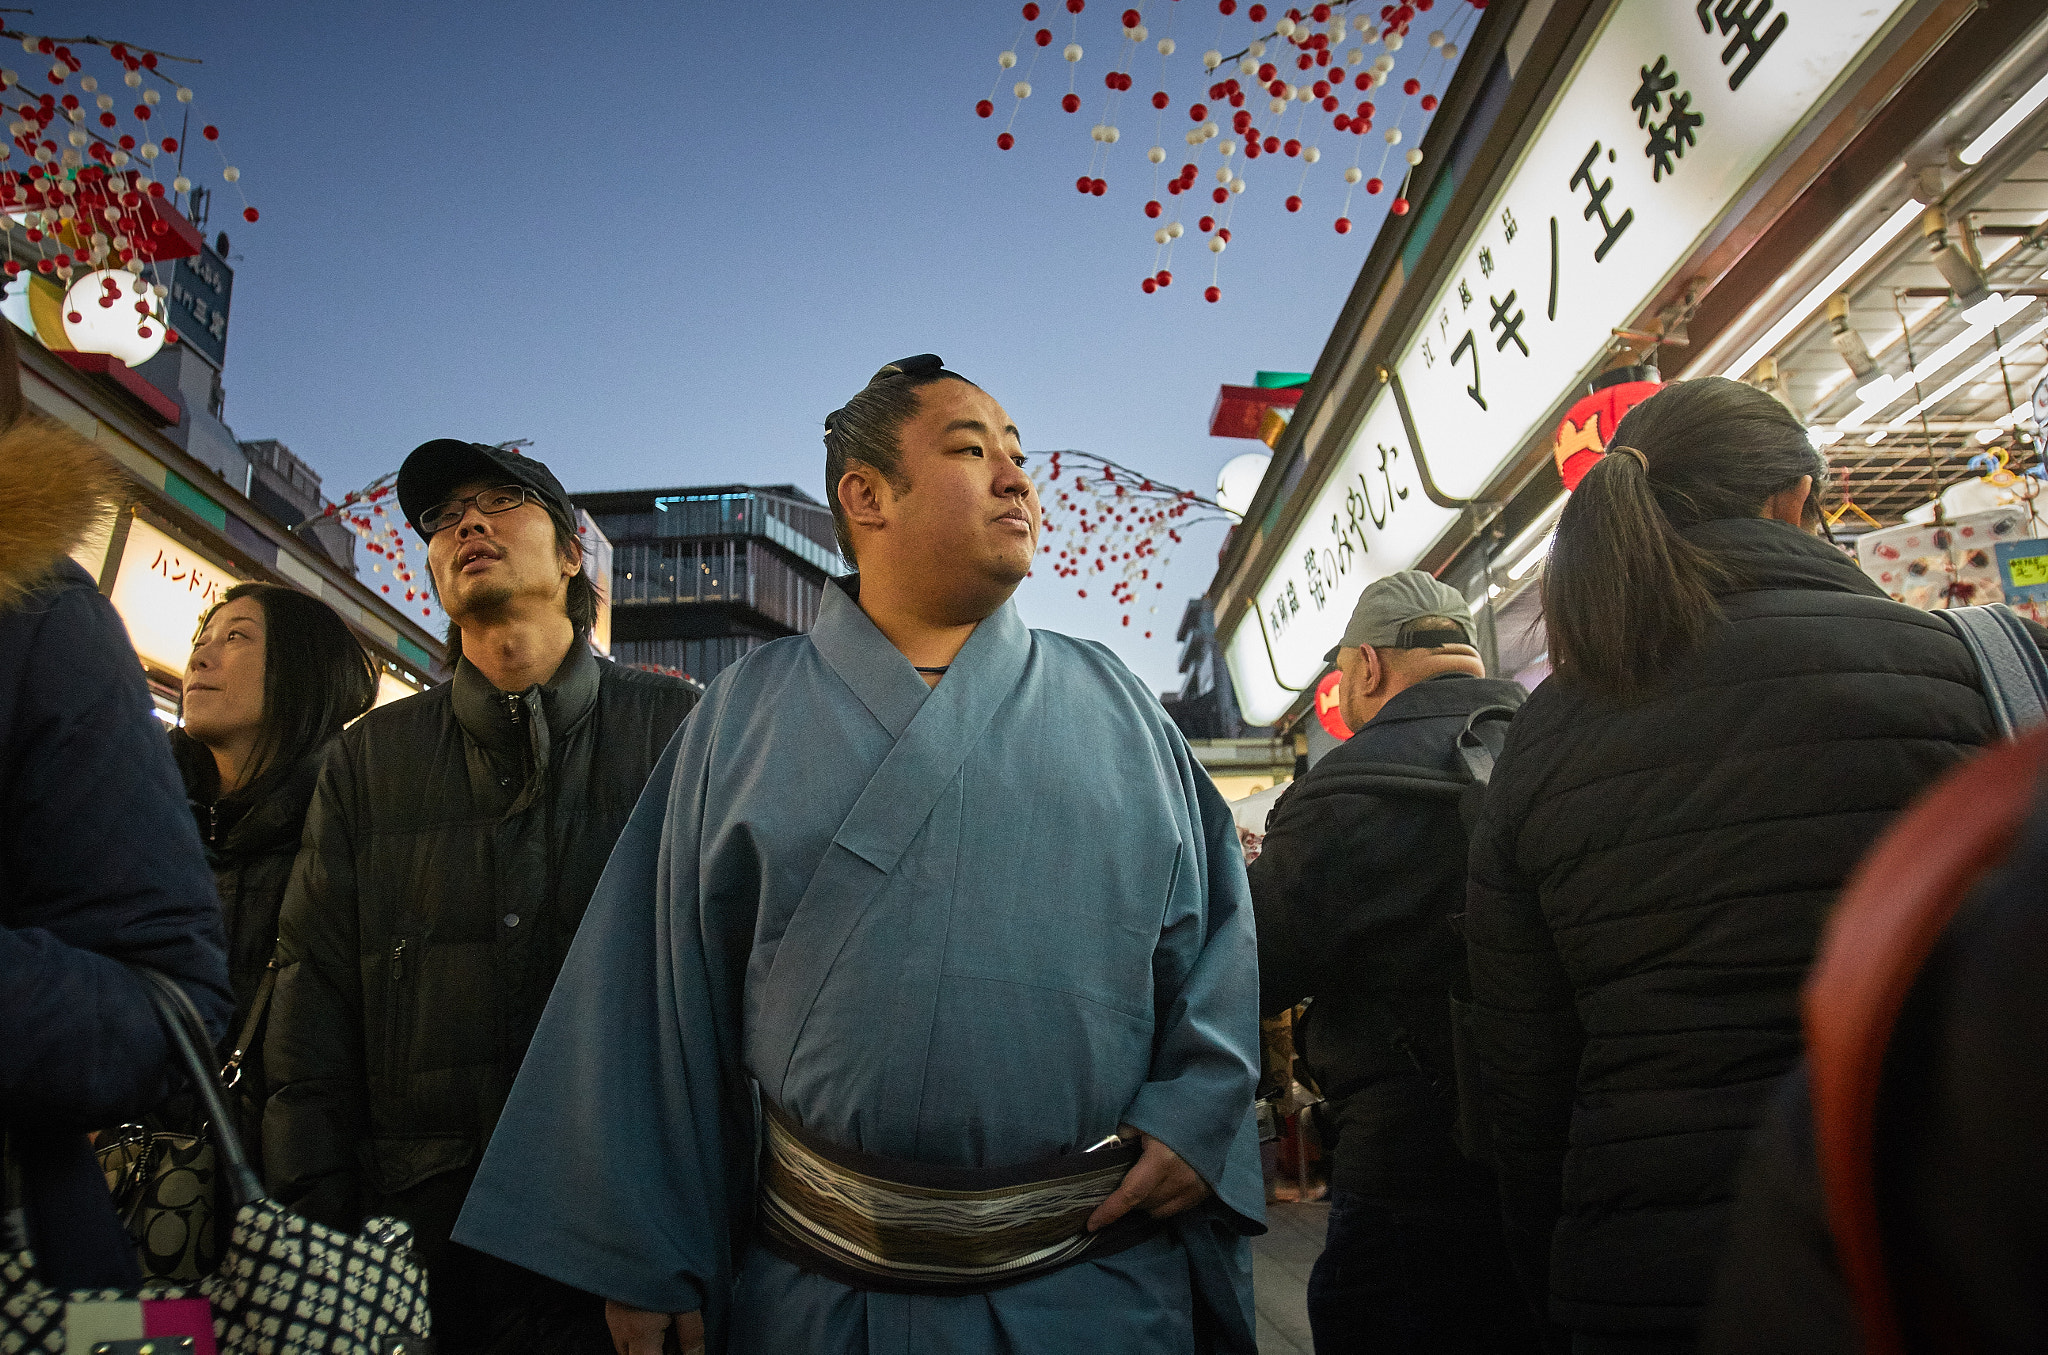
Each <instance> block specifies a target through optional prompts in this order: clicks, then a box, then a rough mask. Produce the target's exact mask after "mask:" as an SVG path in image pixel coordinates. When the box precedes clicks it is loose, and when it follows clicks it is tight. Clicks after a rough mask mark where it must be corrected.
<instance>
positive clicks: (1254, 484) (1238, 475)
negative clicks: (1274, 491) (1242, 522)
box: [1216, 452, 1273, 517]
mask: <svg viewBox="0 0 2048 1355" xmlns="http://www.w3.org/2000/svg"><path fill="white" fill-rule="evenodd" d="M1272 462H1273V458H1272V457H1270V456H1268V455H1266V454H1265V453H1264V452H1246V453H1245V454H1244V455H1243V456H1234V457H1232V458H1231V459H1230V460H1229V461H1228V462H1226V463H1225V464H1224V467H1223V470H1222V472H1221V473H1220V474H1218V475H1217V477H1216V502H1217V503H1219V504H1221V505H1222V506H1223V507H1225V508H1227V509H1229V510H1230V511H1231V512H1233V513H1236V514H1237V515H1239V516H1240V517H1242V516H1243V515H1244V513H1245V511H1246V510H1247V509H1249V508H1250V507H1251V506H1252V500H1253V499H1254V498H1256V497H1258V493H1259V483H1260V482H1261V481H1263V480H1264V479H1265V478H1266V467H1267V466H1269V465H1271V464H1272Z"/></svg>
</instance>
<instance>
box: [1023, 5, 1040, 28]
mask: <svg viewBox="0 0 2048 1355" xmlns="http://www.w3.org/2000/svg"><path fill="white" fill-rule="evenodd" d="M1037 17H1038V6H1036V5H1026V6H1024V22H1025V23H1027V24H1028V23H1030V22H1031V21H1032V20H1033V19H1036V18H1037Z"/></svg>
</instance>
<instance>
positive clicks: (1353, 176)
mask: <svg viewBox="0 0 2048 1355" xmlns="http://www.w3.org/2000/svg"><path fill="white" fill-rule="evenodd" d="M1364 177H1365V171H1364V170H1362V169H1360V168H1359V167H1358V166H1357V165H1353V166H1352V167H1351V168H1349V169H1347V170H1345V171H1344V182H1345V183H1357V182H1358V181H1359V180H1360V179H1363V178H1364Z"/></svg>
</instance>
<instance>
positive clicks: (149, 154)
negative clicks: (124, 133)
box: [135, 141, 157, 160]
mask: <svg viewBox="0 0 2048 1355" xmlns="http://www.w3.org/2000/svg"><path fill="white" fill-rule="evenodd" d="M135 153H136V154H137V155H139V156H141V157H142V158H143V159H145V160H154V159H156V155H157V150H156V143H155V142H153V141H145V142H143V143H142V144H141V145H140V146H137V147H136V148H135Z"/></svg>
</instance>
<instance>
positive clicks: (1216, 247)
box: [1209, 235, 1223, 254]
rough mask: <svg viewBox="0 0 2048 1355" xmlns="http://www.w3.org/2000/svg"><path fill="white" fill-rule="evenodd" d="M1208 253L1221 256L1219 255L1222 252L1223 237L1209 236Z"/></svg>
mask: <svg viewBox="0 0 2048 1355" xmlns="http://www.w3.org/2000/svg"><path fill="white" fill-rule="evenodd" d="M1209 252H1210V253H1211V254H1221V253H1222V252H1223V237H1222V236H1220V235H1212V236H1210V237H1209Z"/></svg>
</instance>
